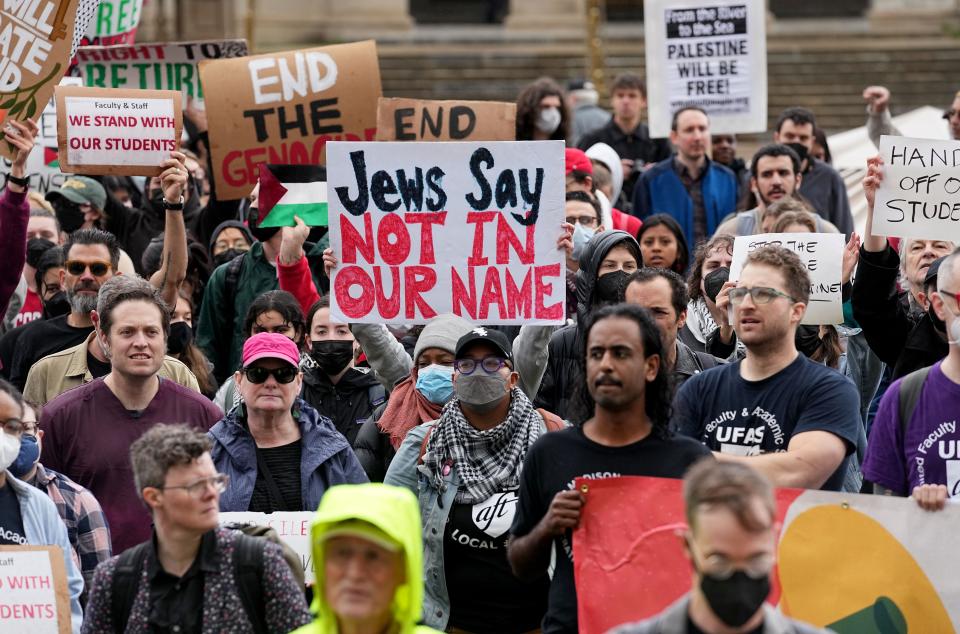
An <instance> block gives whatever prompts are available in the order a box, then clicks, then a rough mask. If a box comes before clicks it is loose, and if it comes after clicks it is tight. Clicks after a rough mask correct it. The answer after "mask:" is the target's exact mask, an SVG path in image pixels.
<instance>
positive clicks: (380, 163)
mask: <svg viewBox="0 0 960 634" xmlns="http://www.w3.org/2000/svg"><path fill="white" fill-rule="evenodd" d="M563 150H564V146H563V142H562V141H535V142H534V141H526V142H517V141H500V142H464V143H451V142H434V143H422V142H411V143H396V142H391V143H355V142H331V143H329V144H328V145H327V190H328V197H329V199H328V205H329V222H330V246H331V247H332V248H333V250H334V253H336V254H337V256H338V257H339V261H340V262H339V266H338V267H337V268H336V269H334V270H333V274H332V276H331V280H330V289H331V293H330V311H331V317H332V318H333V319H334V320H337V321H342V322H346V323H394V322H406V323H421V324H422V323H426V322H428V321H429V320H430V319H432V318H433V317H436V316H437V315H441V314H444V313H454V314H457V315H460V316H462V317H464V318H465V319H467V320H469V321H472V322H474V323H477V324H528V323H529V324H560V323H563V319H564V314H565V313H564V302H565V298H566V283H565V275H566V268H565V263H564V254H563V252H562V251H559V250H558V249H557V238H558V237H559V236H560V233H561V231H562V230H561V224H562V223H563V218H564V216H563V214H564V184H563V183H564V151H563Z"/></svg>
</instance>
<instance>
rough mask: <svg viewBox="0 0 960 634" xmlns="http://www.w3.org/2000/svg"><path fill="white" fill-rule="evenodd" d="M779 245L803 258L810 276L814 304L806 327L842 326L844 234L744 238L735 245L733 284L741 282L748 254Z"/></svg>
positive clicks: (809, 308) (811, 296)
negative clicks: (820, 325)
mask: <svg viewBox="0 0 960 634" xmlns="http://www.w3.org/2000/svg"><path fill="white" fill-rule="evenodd" d="M770 245H776V246H781V247H784V248H786V249H789V250H791V251H793V252H794V253H796V254H797V255H798V256H800V260H802V261H803V264H804V265H805V266H806V267H807V273H809V275H810V301H809V302H807V312H806V313H804V315H803V320H802V321H801V322H800V323H802V324H809V325H817V324H839V323H842V322H843V297H842V293H841V286H842V283H841V280H842V277H843V249H844V246H845V244H844V237H843V234H842V233H763V234H760V235H755V236H740V237H738V238H737V239H736V240H734V242H733V261H732V262H731V263H730V281H732V282H736V281H737V280H739V279H740V273H741V271H743V265H744V263H745V262H746V260H747V254H749V253H750V252H751V251H756V250H757V249H759V248H761V247H765V246H770Z"/></svg>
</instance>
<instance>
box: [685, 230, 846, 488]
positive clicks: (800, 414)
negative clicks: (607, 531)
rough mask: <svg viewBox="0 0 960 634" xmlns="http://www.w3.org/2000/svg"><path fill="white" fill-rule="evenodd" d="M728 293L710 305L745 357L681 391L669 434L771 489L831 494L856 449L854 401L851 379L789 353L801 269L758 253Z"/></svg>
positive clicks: (804, 283)
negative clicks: (746, 469)
mask: <svg viewBox="0 0 960 634" xmlns="http://www.w3.org/2000/svg"><path fill="white" fill-rule="evenodd" d="M730 286H731V285H730V284H728V285H726V286H725V288H724V290H723V291H721V295H720V296H718V301H717V306H718V307H721V308H726V306H727V305H728V304H729V305H730V306H732V311H731V312H732V318H731V325H732V326H733V328H734V330H736V333H737V337H738V338H739V339H740V341H741V342H743V344H744V346H745V347H746V356H745V357H744V358H743V359H740V360H738V361H736V362H735V363H729V364H727V365H722V366H718V367H716V368H713V369H711V370H707V371H705V372H701V373H700V374H698V375H696V376H693V377H691V378H690V379H689V380H688V381H687V382H686V383H684V384H683V387H681V388H680V391H679V392H677V396H676V398H675V399H674V402H673V408H674V414H673V418H672V420H671V424H672V426H673V427H674V429H676V430H677V431H678V432H679V433H681V434H683V435H686V436H690V437H692V438H694V439H696V440H699V441H700V442H702V443H703V444H705V445H706V446H707V447H708V448H709V449H711V450H712V451H713V452H714V455H715V456H716V457H717V459H718V460H724V461H730V462H744V463H746V464H748V465H749V466H751V467H753V468H755V469H757V470H758V471H760V472H762V473H763V474H765V475H766V476H767V477H768V478H770V480H771V481H772V482H773V484H774V485H775V486H778V487H796V488H804V489H825V490H834V491H839V490H840V488H841V486H842V484H843V480H844V476H845V475H846V473H847V468H848V463H849V461H850V455H851V454H852V453H853V451H854V449H855V448H856V443H857V436H858V433H859V429H860V411H859V403H860V398H859V395H858V394H857V389H856V387H854V385H853V382H852V381H850V380H849V379H847V378H846V377H844V376H843V375H842V374H840V373H839V372H837V371H836V370H833V369H831V368H828V367H826V366H824V365H822V364H819V363H817V362H815V361H812V360H811V359H809V358H808V357H806V356H804V355H803V354H801V353H800V352H799V351H798V350H797V346H796V342H795V339H794V337H795V335H796V331H797V327H798V326H799V325H800V320H801V319H803V315H804V313H805V312H806V310H807V303H808V302H809V301H810V277H809V275H808V274H807V269H806V268H805V267H804V265H803V263H802V262H801V261H800V258H799V257H798V256H797V255H796V254H795V253H793V252H792V251H789V250H787V249H784V248H782V247H777V246H768V247H763V248H761V249H758V250H756V251H753V252H751V253H750V254H749V255H748V256H747V261H746V264H745V265H744V267H743V271H742V273H741V274H740V279H739V280H738V282H737V283H736V286H735V287H733V288H731V287H730Z"/></svg>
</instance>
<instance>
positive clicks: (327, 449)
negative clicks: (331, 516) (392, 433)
mask: <svg viewBox="0 0 960 634" xmlns="http://www.w3.org/2000/svg"><path fill="white" fill-rule="evenodd" d="M234 381H235V382H236V385H237V389H238V390H239V392H240V394H241V396H242V397H243V401H242V403H241V404H240V405H239V406H237V407H235V408H233V409H232V410H230V412H229V413H228V414H227V415H226V416H225V417H224V418H223V420H221V421H220V422H218V423H217V424H216V425H214V427H213V429H211V430H210V437H211V439H212V440H213V450H212V451H211V455H212V456H213V462H214V464H215V465H216V468H217V471H218V472H220V473H223V474H226V475H228V476H230V486H229V487H228V488H227V489H226V491H224V493H223V495H221V496H220V510H221V511H255V512H261V513H273V512H274V511H312V510H315V509H316V508H317V506H318V505H319V504H320V498H321V497H323V494H324V492H325V491H326V490H327V489H328V488H329V487H332V486H335V485H337V484H358V483H362V482H367V476H366V474H365V473H364V471H363V468H362V467H361V466H360V463H359V461H358V460H357V458H356V456H355V455H354V453H353V450H352V449H351V448H350V444H349V443H348V442H347V439H346V438H344V437H343V435H342V434H341V433H340V432H338V431H337V430H336V429H335V428H334V426H333V423H332V422H330V419H328V418H326V417H324V416H321V415H320V414H319V413H318V412H317V410H315V409H314V408H313V407H311V406H310V405H308V404H307V403H306V401H304V400H303V399H301V398H300V397H299V394H300V388H301V386H302V383H303V374H302V373H301V372H300V348H299V347H298V346H297V344H295V343H294V342H293V341H291V340H290V338H289V337H287V336H286V335H283V334H280V333H278V332H260V333H257V334H255V335H253V336H252V337H250V338H249V339H247V341H246V342H245V343H244V344H243V356H242V365H241V367H240V369H239V370H238V371H237V372H236V374H235V375H234Z"/></svg>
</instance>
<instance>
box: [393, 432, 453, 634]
mask: <svg viewBox="0 0 960 634" xmlns="http://www.w3.org/2000/svg"><path fill="white" fill-rule="evenodd" d="M435 424H436V421H433V422H430V423H424V424H423V425H419V426H417V427H414V428H413V429H411V430H410V432H409V433H408V434H407V437H406V438H404V439H403V444H401V445H400V449H398V450H397V455H396V456H395V457H394V458H393V462H391V463H390V468H389V469H388V470H387V475H386V477H385V478H384V480H383V482H384V484H392V485H394V486H400V487H406V488H408V489H410V490H411V491H413V493H414V494H415V495H416V496H417V499H418V500H419V502H420V517H421V518H422V520H423V585H424V590H425V592H424V597H423V622H424V624H425V625H427V626H429V627H432V628H434V629H437V630H445V629H447V622H448V621H449V620H450V595H449V593H448V592H447V580H446V577H445V576H444V567H443V533H444V530H445V529H446V526H447V518H448V517H449V515H450V509H451V508H453V501H454V498H456V497H457V490H458V489H459V488H460V475H459V474H458V473H457V468H456V465H454V466H453V467H451V469H450V473H448V474H447V475H445V476H444V477H443V481H444V485H445V486H444V490H443V492H442V493H441V492H440V491H437V488H436V487H435V486H434V485H433V471H431V470H430V469H429V468H427V466H426V465H423V464H418V463H419V462H420V446H421V445H422V444H423V439H424V438H425V437H426V435H427V431H428V430H429V429H430V428H431V427H432V426H433V425H435Z"/></svg>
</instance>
